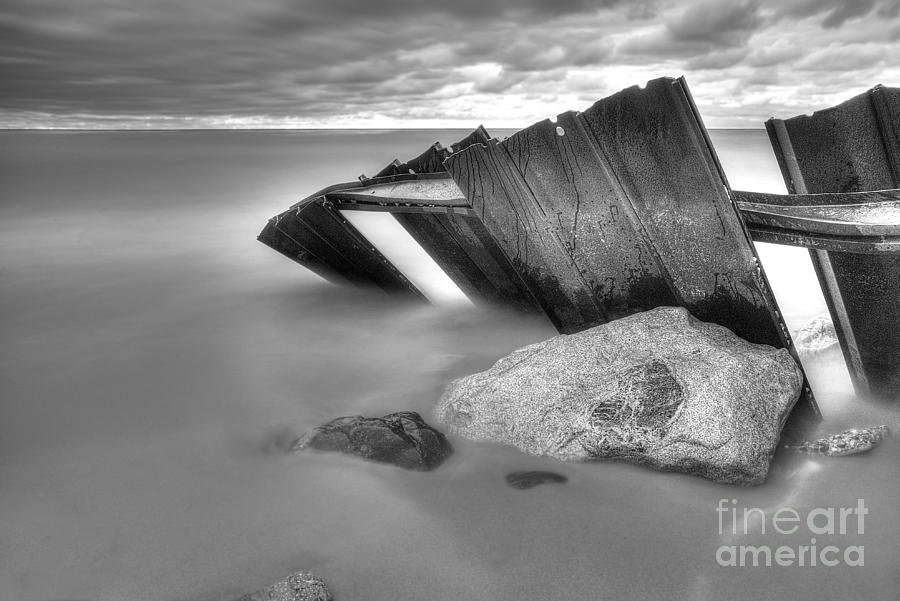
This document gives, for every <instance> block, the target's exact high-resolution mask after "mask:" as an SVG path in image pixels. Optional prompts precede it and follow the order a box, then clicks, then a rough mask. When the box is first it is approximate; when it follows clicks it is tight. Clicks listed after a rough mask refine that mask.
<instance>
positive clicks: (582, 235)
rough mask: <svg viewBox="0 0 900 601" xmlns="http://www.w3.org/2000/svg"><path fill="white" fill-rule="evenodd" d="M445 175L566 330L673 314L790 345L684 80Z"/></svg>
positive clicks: (542, 126)
mask: <svg viewBox="0 0 900 601" xmlns="http://www.w3.org/2000/svg"><path fill="white" fill-rule="evenodd" d="M446 164H447V166H448V170H449V171H450V173H451V175H453V176H454V179H456V180H457V182H458V183H459V185H460V189H462V190H463V192H465V194H466V197H467V198H468V199H469V201H470V202H471V204H472V207H473V209H475V211H476V212H477V213H478V214H479V215H481V216H482V219H483V221H484V223H485V225H486V227H487V228H488V230H489V231H490V232H491V233H492V234H493V235H494V237H495V238H496V239H497V240H498V242H499V243H500V245H501V247H503V249H504V250H505V251H506V253H507V255H508V256H510V258H511V259H512V260H513V264H514V265H515V266H516V267H517V268H518V270H519V271H520V273H522V274H523V276H524V277H525V279H526V281H527V282H528V283H529V285H530V286H531V288H532V290H533V291H534V292H535V296H537V297H538V298H539V300H540V302H541V303H542V305H543V306H544V307H545V309H546V310H547V312H548V314H549V315H550V316H551V318H553V319H554V321H555V323H556V324H557V326H558V327H559V328H560V329H561V330H563V331H576V330H580V329H584V328H586V327H589V326H592V325H596V324H598V323H603V322H604V321H608V320H610V319H614V318H616V317H621V316H623V315H626V314H629V313H634V312H637V311H641V310H646V309H649V308H652V307H654V306H659V305H666V304H677V305H682V306H685V307H687V308H688V309H689V310H690V311H691V312H692V313H693V314H694V315H696V316H697V317H698V318H700V319H702V320H706V321H714V322H717V323H721V324H723V325H726V326H727V327H729V328H731V329H732V330H733V331H735V332H736V333H738V334H739V335H741V336H743V337H745V338H747V339H748V340H752V341H754V342H763V343H767V344H773V345H778V346H783V345H786V344H788V339H787V337H786V335H785V334H784V329H783V327H781V325H780V318H779V316H778V314H777V311H776V309H775V304H774V300H773V298H772V295H771V292H770V290H769V287H768V285H767V283H766V282H765V280H764V278H763V277H762V275H761V273H760V270H759V268H758V263H757V260H756V257H755V256H754V251H753V248H752V246H751V244H750V240H749V237H748V235H747V232H746V230H745V229H744V227H743V224H742V223H741V220H740V216H739V215H738V213H737V211H736V209H735V207H734V205H733V204H732V202H731V199H730V198H729V196H728V190H727V183H726V182H725V179H724V176H723V175H722V173H721V170H720V168H719V166H718V162H717V160H716V158H715V156H714V153H713V151H712V149H711V147H710V146H709V144H708V141H707V140H706V137H705V130H704V129H703V127H702V125H701V124H700V122H699V118H698V117H697V114H696V111H695V110H694V108H693V106H692V103H691V101H690V98H689V96H688V93H687V90H686V87H685V84H684V82H683V81H681V80H671V79H659V80H654V81H651V82H649V83H648V84H647V86H646V88H644V89H639V88H637V87H633V88H629V89H627V90H624V91H622V92H620V93H618V94H616V95H614V96H611V97H609V98H606V99H604V100H601V101H599V102H597V103H596V104H595V105H594V106H592V107H591V108H590V109H588V110H587V111H585V112H584V113H577V114H576V113H565V114H563V115H560V116H559V119H558V123H557V124H553V123H550V122H549V121H544V122H541V123H538V124H536V125H534V126H532V127H529V128H527V129H525V130H523V131H521V132H519V133H517V134H515V135H513V136H512V137H510V138H509V139H508V140H506V141H505V142H497V141H491V142H490V143H489V144H487V145H485V146H480V145H479V146H472V147H470V148H469V149H467V150H465V151H462V152H459V153H455V154H453V155H451V156H450V158H449V159H448V160H447V162H446Z"/></svg>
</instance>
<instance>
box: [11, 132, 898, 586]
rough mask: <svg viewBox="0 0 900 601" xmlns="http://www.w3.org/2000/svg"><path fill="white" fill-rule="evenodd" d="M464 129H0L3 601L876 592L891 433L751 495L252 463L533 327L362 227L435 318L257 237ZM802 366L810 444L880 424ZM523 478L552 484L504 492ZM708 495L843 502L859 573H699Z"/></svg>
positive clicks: (800, 290) (497, 461) (672, 480)
mask: <svg viewBox="0 0 900 601" xmlns="http://www.w3.org/2000/svg"><path fill="white" fill-rule="evenodd" d="M465 133H467V132H464V131H366V132H360V131H355V132H346V131H340V132H337V131H334V132H321V131H319V132H264V133H263V132H166V133H162V132H157V133H28V132H2V133H0V281H2V287H0V310H2V322H0V333H2V337H3V338H2V339H3V343H4V344H3V347H2V349H3V350H2V362H0V387H2V388H0V599H2V600H4V601H5V600H6V599H10V600H16V601H17V600H33V601H49V600H51V599H57V600H59V599H97V600H132V599H134V600H145V599H146V600H176V599H189V600H212V599H230V598H234V597H237V596H239V595H240V594H241V593H243V592H247V591H250V590H253V589H255V588H257V587H259V586H262V585H264V584H267V583H269V582H271V581H274V580H275V579H277V578H280V577H282V576H284V575H285V574H287V573H288V572H289V571H291V570H296V569H309V570H314V571H316V572H317V573H319V574H320V575H321V576H322V577H324V578H326V579H327V580H328V581H329V584H330V585H331V588H332V589H333V591H334V593H335V594H336V598H337V599H344V600H346V599H368V600H377V599H423V598H429V599H459V598H467V599H523V598H531V599H536V598H559V599H588V598H591V599H594V598H615V599H626V598H642V599H672V598H684V599H688V598H690V599H771V598H795V599H823V598H841V599H874V598H896V597H897V596H898V592H900V580H898V572H897V570H896V559H895V557H896V554H897V551H898V548H897V547H898V545H897V540H898V534H900V527H898V523H900V513H898V509H897V503H896V499H897V498H898V493H900V479H898V478H897V476H898V468H897V466H898V459H900V451H898V446H897V444H896V443H895V442H894V441H893V440H889V441H887V442H886V443H884V445H883V446H882V447H881V448H880V449H879V450H877V451H876V452H874V453H872V454H870V455H862V456H857V457H851V458H847V459H832V460H826V459H815V458H806V457H801V458H798V457H794V456H790V455H779V456H778V457H776V461H775V464H774V465H773V470H772V474H771V476H770V480H769V482H767V483H766V484H765V485H764V486H761V487H758V488H755V489H738V488H734V487H723V486H719V485H715V484H711V483H708V482H705V481H703V480H700V479H698V478H693V477H689V476H683V475H676V474H662V473H657V472H652V471H650V470H647V469H643V468H638V467H633V466H628V465H623V464H583V465H569V464H564V465H563V464H558V463H556V462H553V461H550V460H544V459H540V458H533V457H528V456H524V455H522V454H520V453H518V452H517V451H515V450H513V449H509V448H502V447H497V446H492V445H481V444H473V443H470V442H467V441H464V440H458V439H454V440H453V443H454V445H455V447H456V453H455V454H454V456H453V457H452V458H451V459H450V460H449V461H448V462H447V463H446V464H445V465H444V466H442V467H441V468H440V469H439V470H436V471H435V472H432V473H427V474H422V473H417V472H416V473H414V472H406V471H403V470H400V469H396V468H392V467H390V466H383V465H376V464H370V463H365V462H362V461H357V460H355V459H353V458H349V457H343V456H338V455H329V454H302V455H284V454H282V453H279V452H278V447H279V443H280V442H281V441H283V440H286V439H289V438H290V435H291V434H292V433H294V434H295V433H299V432H301V431H303V430H305V429H307V428H309V427H312V426H314V425H317V424H319V423H322V422H324V421H327V420H329V419H331V418H333V417H336V416H339V415H347V414H354V413H362V414H368V415H382V414H384V413H387V412H389V411H395V410H400V409H413V410H418V411H420V412H421V413H422V414H423V415H426V416H430V414H431V409H432V407H433V404H434V401H435V400H436V398H437V397H438V395H439V394H440V391H441V389H442V388H443V386H444V385H445V384H446V383H447V382H448V381H449V380H451V379H453V378H455V377H460V376H463V375H466V374H468V373H471V372H473V371H476V370H480V369H485V368H487V367H488V366H490V365H491V364H492V363H493V362H494V361H495V360H496V359H498V358H499V357H501V356H502V355H504V354H506V353H508V352H509V351H511V350H513V349H515V348H517V347H520V346H523V345H525V344H528V343H531V342H535V341H538V340H541V339H544V338H547V337H549V336H552V335H554V334H555V331H554V330H553V329H552V328H551V326H550V325H549V324H548V323H547V322H546V321H544V320H543V319H525V318H523V317H521V316H516V315H512V314H507V313H504V312H502V311H499V310H496V309H490V310H489V309H485V308H481V307H477V308H476V307H473V306H472V305H470V304H468V303H465V302H458V301H459V300H460V299H459V297H458V295H456V296H454V291H453V290H452V288H451V287H448V286H447V284H446V281H445V280H444V281H442V280H441V277H440V274H435V273H434V272H433V271H432V272H429V270H428V265H427V261H426V260H425V259H424V258H423V257H422V256H421V255H417V254H416V251H415V249H410V248H409V247H408V246H405V245H404V244H402V243H401V242H400V241H399V240H400V239H399V238H398V237H397V234H396V231H397V230H396V229H392V226H394V225H395V224H392V223H391V221H390V219H388V220H387V221H385V220H384V219H383V218H384V216H377V217H376V218H373V219H372V220H371V221H370V222H369V223H368V224H367V225H365V227H366V228H368V231H369V234H370V235H371V236H372V237H373V239H375V238H376V237H379V236H380V237H381V239H382V240H384V241H383V242H382V243H381V244H382V246H384V247H386V248H385V251H386V252H391V253H397V256H399V255H405V256H406V257H407V258H408V259H409V262H410V265H412V266H413V267H414V268H415V269H418V270H420V271H421V273H420V274H418V275H416V277H417V278H422V280H421V281H423V282H425V284H423V285H425V286H426V287H429V288H430V289H431V291H432V293H433V296H434V297H435V298H436V299H437V300H439V301H440V304H438V305H434V306H429V305H421V304H404V303H400V302H397V301H396V300H392V299H390V298H387V297H385V296H383V295H380V294H378V293H375V292H365V291H356V290H350V289H346V288H341V287H336V286H332V285H330V284H327V283H326V282H324V281H323V280H321V279H319V278H318V277H316V276H314V275H312V274H310V273H308V272H306V271H304V270H303V269H301V268H299V267H298V266H297V265H296V264H294V263H292V262H290V261H288V260H287V259H285V258H284V257H282V256H280V255H278V254H277V253H275V252H274V251H271V250H270V249H268V248H266V247H265V246H263V245H261V244H259V243H258V242H256V241H255V236H256V234H257V233H258V231H259V229H261V227H262V226H263V224H264V223H265V220H266V219H267V218H268V217H269V216H271V215H274V214H276V213H278V212H280V211H282V210H283V209H284V208H285V207H287V206H288V205H290V204H292V203H293V202H296V201H297V200H299V199H300V198H302V197H303V196H305V195H306V194H309V193H311V192H313V191H315V190H317V189H319V188H322V187H324V186H326V185H329V184H332V183H335V182H338V181H348V180H353V179H355V177H356V176H357V175H358V174H359V173H361V172H367V173H370V174H371V173H374V172H375V171H377V170H378V169H380V168H381V167H382V166H383V165H385V164H387V163H388V162H389V161H390V160H392V159H393V158H394V157H395V156H398V157H400V158H408V157H411V156H414V155H416V154H418V153H419V152H421V151H422V150H423V149H424V148H425V147H427V145H429V144H431V143H432V142H434V141H435V140H441V141H442V142H444V143H445V144H446V143H449V142H452V141H455V140H456V139H459V138H461V137H462V136H463V135H465ZM492 133H495V134H500V135H502V134H504V133H508V132H492ZM712 136H713V141H714V143H715V145H716V148H717V150H718V152H719V154H720V158H721V159H722V161H723V164H724V166H725V169H726V172H727V173H728V176H729V179H730V182H731V185H732V187H734V188H737V189H750V190H770V191H781V190H783V186H782V185H781V183H780V181H781V180H780V176H779V175H778V171H777V166H776V165H775V162H774V158H773V157H772V155H771V149H770V148H769V146H768V141H767V140H766V137H765V133H764V132H762V131H752V132H746V131H740V132H739V131H713V132H712ZM379 219H380V221H379ZM387 247H390V248H387ZM760 252H761V254H762V256H763V261H764V265H765V267H766V270H767V273H768V276H769V278H770V280H771V281H772V284H773V287H774V288H775V291H776V295H777V296H778V299H779V303H780V305H781V308H782V309H783V311H784V313H785V315H786V318H787V319H788V321H789V325H791V326H792V327H796V326H797V325H799V324H802V323H803V321H804V320H806V319H809V318H811V317H813V316H815V315H817V314H818V313H821V312H822V311H824V304H823V303H822V300H821V295H820V294H819V293H818V292H817V291H816V284H815V278H814V276H812V273H811V270H810V268H809V261H808V258H807V256H806V253H805V251H803V250H802V249H777V248H771V247H766V248H760ZM429 282H430V283H429ZM806 367H807V369H808V370H809V372H810V376H811V378H812V380H813V386H814V388H815V391H816V394H817V396H818V397H819V400H820V403H821V404H822V406H823V410H824V411H825V413H826V420H825V422H824V423H823V425H822V430H823V431H826V432H832V431H838V430H841V429H843V428H845V427H850V426H852V425H871V424H874V423H888V424H889V425H891V426H893V427H894V429H895V430H896V429H897V427H898V425H900V423H898V418H897V415H898V413H897V410H896V408H895V407H888V406H876V405H872V404H869V403H865V402H863V401H861V400H859V399H855V398H853V395H852V392H851V391H850V389H849V386H848V383H847V380H846V370H845V369H844V368H843V367H842V364H841V361H840V356H839V353H832V354H831V355H826V356H823V357H821V358H820V359H819V360H818V361H816V362H811V363H810V364H809V365H806ZM541 468H546V469H552V470H554V471H558V472H561V473H564V474H565V475H567V476H568V477H569V483H568V484H566V485H565V486H546V487H539V488H537V489H534V490H531V491H526V492H522V491H516V490H513V489H511V488H509V487H507V486H506V485H505V483H504V481H503V477H504V475H505V474H506V473H507V472H509V471H512V470H514V469H541ZM720 498H736V499H738V500H739V501H740V505H741V506H758V507H764V508H778V507H781V506H784V505H792V506H794V507H797V508H804V507H805V508H810V507H814V506H832V505H835V506H837V505H846V506H850V505H855V504H856V499H857V498H864V499H865V501H866V504H867V506H868V507H869V508H870V514H869V516H868V518H867V519H868V521H867V524H866V526H867V528H866V531H865V534H863V535H859V536H856V537H848V538H846V539H845V541H844V543H843V544H861V542H862V543H864V544H865V546H866V556H865V560H866V565H865V567H863V568H852V567H846V566H841V567H833V568H825V567H821V566H820V567H816V568H800V567H793V568H783V567H776V568H767V569H765V568H753V569H749V568H746V569H741V568H723V567H719V566H717V565H716V563H715V556H714V553H715V550H716V548H717V547H718V546H719V545H720V544H723V542H722V541H723V540H725V539H723V538H722V537H721V536H720V535H719V533H718V531H717V514H716V513H715V506H716V503H717V501H718V500H719V499H720ZM781 539H784V541H785V544H791V545H797V544H807V543H808V541H806V540H804V539H802V538H799V539H798V538H797V537H790V536H782V537H781ZM781 539H772V538H771V537H770V536H762V535H756V536H754V535H750V536H748V537H745V540H744V539H742V541H743V542H744V543H746V544H775V543H774V542H773V541H777V540H781ZM820 544H821V543H820Z"/></svg>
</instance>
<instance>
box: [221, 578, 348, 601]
mask: <svg viewBox="0 0 900 601" xmlns="http://www.w3.org/2000/svg"><path fill="white" fill-rule="evenodd" d="M331 600H332V598H331V593H329V592H328V587H327V586H325V582H324V581H322V580H321V579H319V578H316V577H315V576H313V575H312V574H309V573H307V572H294V573H293V574H291V575H289V576H288V577H287V578H285V579H284V580H279V581H278V582H276V583H275V584H273V585H271V586H267V587H266V588H263V589H260V590H258V591H256V592H255V593H250V594H248V595H244V596H243V597H241V598H240V599H238V600H237V601H331Z"/></svg>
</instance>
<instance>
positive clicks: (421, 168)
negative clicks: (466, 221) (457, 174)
mask: <svg viewBox="0 0 900 601" xmlns="http://www.w3.org/2000/svg"><path fill="white" fill-rule="evenodd" d="M489 139H490V135H489V134H488V133H487V130H486V129H485V128H484V126H482V125H479V126H478V127H477V128H476V129H475V130H474V131H473V132H472V133H470V134H469V135H467V136H466V137H464V138H463V139H461V140H459V141H458V142H454V143H453V144H451V145H450V148H444V147H443V146H442V145H441V143H440V142H435V143H434V144H432V145H431V146H429V147H428V149H427V150H426V151H425V152H423V153H422V154H420V155H419V156H417V157H415V158H413V159H410V160H408V161H406V162H405V163H401V162H400V160H399V159H394V160H393V162H391V164H390V165H388V166H387V167H385V168H384V169H382V170H381V171H379V172H378V173H376V174H375V177H376V178H378V177H387V176H391V175H401V174H409V173H444V172H445V171H446V170H445V169H444V160H446V158H447V157H448V156H450V153H451V152H459V151H460V150H463V149H464V148H468V147H469V146H471V145H472V144H483V143H485V142H487V141H488V140H489ZM367 179H369V178H367V177H365V176H362V177H360V180H363V181H365V180H367Z"/></svg>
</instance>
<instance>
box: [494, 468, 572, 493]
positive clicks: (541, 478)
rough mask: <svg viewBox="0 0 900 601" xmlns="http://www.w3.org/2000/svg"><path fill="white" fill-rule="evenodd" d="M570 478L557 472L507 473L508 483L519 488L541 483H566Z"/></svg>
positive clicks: (522, 488)
mask: <svg viewBox="0 0 900 601" xmlns="http://www.w3.org/2000/svg"><path fill="white" fill-rule="evenodd" d="M566 482H568V478H566V477H565V476H563V475H562V474H557V473H556V472H541V471H533V472H513V473H511V474H507V475H506V483H507V484H509V485H510V486H512V487H513V488H517V489H519V490H526V489H528V488H534V487H535V486H538V485H539V484H551V483H556V484H565V483H566Z"/></svg>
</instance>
